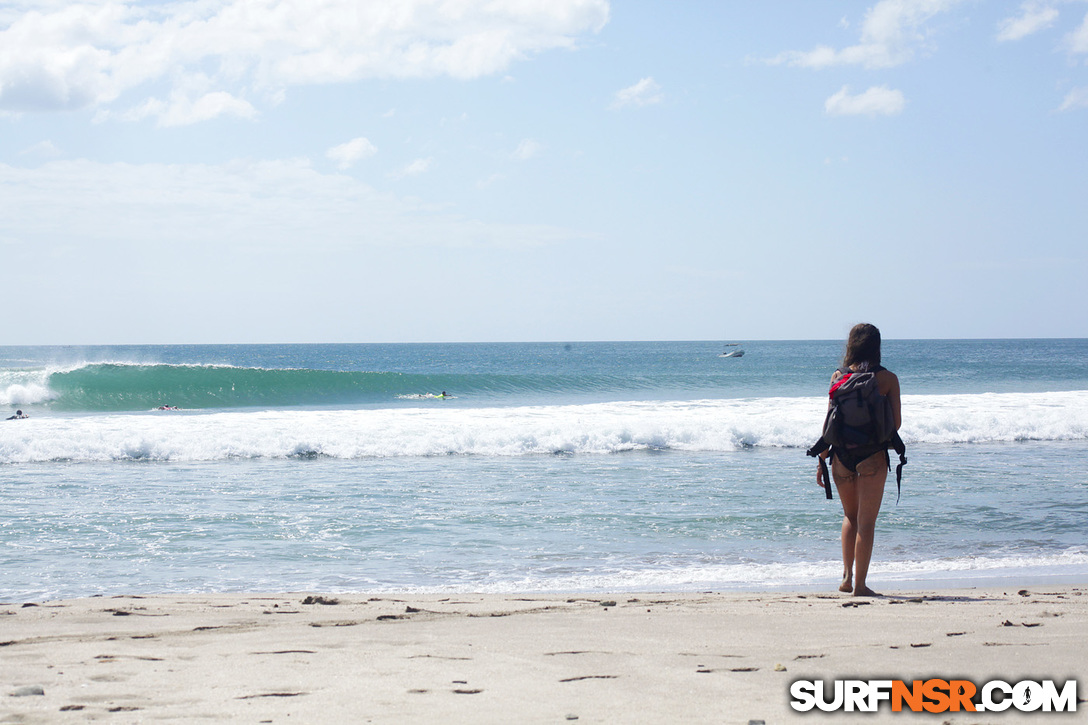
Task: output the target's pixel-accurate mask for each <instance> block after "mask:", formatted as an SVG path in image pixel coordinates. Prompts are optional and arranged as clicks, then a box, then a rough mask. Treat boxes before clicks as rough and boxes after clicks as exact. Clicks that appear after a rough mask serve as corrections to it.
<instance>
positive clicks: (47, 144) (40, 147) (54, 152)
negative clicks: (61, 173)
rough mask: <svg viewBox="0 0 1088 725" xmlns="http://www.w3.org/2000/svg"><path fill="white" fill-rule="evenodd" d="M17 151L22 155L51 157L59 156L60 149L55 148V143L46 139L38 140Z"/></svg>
mask: <svg viewBox="0 0 1088 725" xmlns="http://www.w3.org/2000/svg"><path fill="white" fill-rule="evenodd" d="M19 153H20V155H23V156H44V157H46V158H51V159H55V158H57V157H59V156H61V150H60V149H59V148H57V145H56V144H55V143H53V142H52V141H48V140H47V141H39V142H38V143H36V144H34V145H33V146H31V147H30V148H26V149H23V150H22V151H20V152H19Z"/></svg>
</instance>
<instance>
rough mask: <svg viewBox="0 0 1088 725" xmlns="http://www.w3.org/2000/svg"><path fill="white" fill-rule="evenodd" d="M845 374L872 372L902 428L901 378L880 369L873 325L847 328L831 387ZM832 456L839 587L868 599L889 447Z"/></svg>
mask: <svg viewBox="0 0 1088 725" xmlns="http://www.w3.org/2000/svg"><path fill="white" fill-rule="evenodd" d="M846 371H850V372H855V373H862V372H872V373H876V383H877V389H878V390H879V392H880V393H881V394H882V395H884V396H885V397H886V398H887V399H888V402H889V403H890V404H891V409H892V418H893V420H894V422H895V430H899V426H900V425H901V424H902V422H903V421H902V415H901V408H900V400H899V378H897V377H896V376H895V373H893V372H891V371H890V370H887V369H885V368H884V367H882V366H881V365H880V330H878V329H877V328H876V327H875V326H874V325H870V324H868V323H864V322H863V323H860V324H857V325H854V327H853V329H851V330H850V337H849V338H848V339H847V341H846V354H845V355H844V356H843V361H842V367H841V368H840V369H838V370H836V371H835V372H834V373H833V374H832V376H831V384H832V385H834V384H835V383H836V382H837V381H838V379H839V378H841V377H842V376H843V375H845V374H846ZM828 455H830V456H832V461H831V476H832V477H833V478H834V479H835V488H836V489H837V490H838V492H839V500H840V501H842V510H843V514H844V515H843V519H842V584H840V585H839V591H841V592H850V591H852V592H853V593H854V595H855V596H863V597H872V596H877V594H876V592H874V591H873V590H872V589H870V588H869V587H868V586H866V584H865V577H866V575H867V574H868V573H869V560H870V559H871V558H872V555H873V535H874V533H875V531H876V517H877V514H879V513H880V503H881V501H882V500H883V498H884V482H885V481H886V480H887V478H888V470H889V468H890V467H891V464H890V460H889V458H888V449H887V444H879V445H878V446H871V447H867V448H862V449H850V450H843V449H840V448H838V447H832V448H831V449H829V450H827V451H824V452H823V453H821V454H820V457H821V458H827V456H828ZM823 470H824V469H823V467H822V466H817V467H816V482H817V483H818V484H820V486H827V485H830V482H828V481H825V480H824V474H823Z"/></svg>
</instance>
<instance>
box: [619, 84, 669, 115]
mask: <svg viewBox="0 0 1088 725" xmlns="http://www.w3.org/2000/svg"><path fill="white" fill-rule="evenodd" d="M663 98H664V96H663V95H662V93H661V86H659V85H658V84H657V82H656V81H654V79H653V78H652V77H647V78H643V79H642V80H640V81H639V82H638V83H636V84H635V85H633V86H629V87H628V88H624V89H622V90H619V91H616V95H615V96H614V97H613V99H612V105H611V106H610V107H611V108H613V109H617V108H623V107H625V106H635V107H636V108H637V107H640V106H649V105H651V104H654V103H660V102H661V101H662V100H663Z"/></svg>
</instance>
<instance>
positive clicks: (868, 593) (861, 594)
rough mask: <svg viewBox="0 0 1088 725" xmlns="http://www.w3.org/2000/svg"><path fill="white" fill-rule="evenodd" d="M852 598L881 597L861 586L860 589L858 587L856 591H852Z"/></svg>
mask: <svg viewBox="0 0 1088 725" xmlns="http://www.w3.org/2000/svg"><path fill="white" fill-rule="evenodd" d="M854 596H855V597H879V596H881V595H880V594H877V593H876V592H874V591H873V590H872V589H870V588H869V587H865V586H862V587H858V588H857V589H855V590H854Z"/></svg>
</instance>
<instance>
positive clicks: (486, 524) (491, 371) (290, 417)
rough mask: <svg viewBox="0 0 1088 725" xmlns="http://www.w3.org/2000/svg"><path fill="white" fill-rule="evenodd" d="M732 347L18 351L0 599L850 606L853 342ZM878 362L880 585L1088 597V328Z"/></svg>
mask: <svg viewBox="0 0 1088 725" xmlns="http://www.w3.org/2000/svg"><path fill="white" fill-rule="evenodd" d="M728 342H732V343H739V344H738V345H736V346H726V345H725V344H724V343H717V342H627V343H612V342H599V343H586V342H572V343H567V344H563V343H532V344H521V343H503V344H360V345H316V344H315V345H177V346H154V345H140V346H114V347H0V411H6V412H4V415H3V417H5V418H6V417H8V416H9V415H13V414H14V413H15V411H16V409H21V410H23V411H24V413H26V414H27V415H28V416H29V417H28V418H27V419H25V420H8V421H0V570H2V571H3V572H4V575H3V577H0V601H20V600H22V601H27V600H43V599H53V598H67V597H83V596H92V595H114V594H142V593H159V592H241V591H320V592H332V593H336V592H352V591H360V592H362V591H365V592H392V591H417V592H468V591H472V592H604V591H609V592H622V591H710V590H715V591H717V590H769V589H779V588H781V589H806V590H828V591H831V590H834V588H835V586H837V584H838V581H839V577H840V575H841V561H840V559H839V542H838V535H839V525H840V522H841V518H842V511H841V508H840V505H839V502H838V499H837V497H836V499H835V500H834V501H826V500H825V498H824V495H823V491H822V489H820V488H818V487H816V485H815V469H816V464H815V463H814V462H813V460H812V459H810V458H808V457H806V456H805V449H806V448H807V447H808V446H809V445H811V444H812V443H813V442H814V440H815V439H816V437H817V436H818V434H819V429H820V425H821V423H822V421H823V413H824V410H825V407H826V391H827V383H828V379H829V377H830V375H831V372H832V371H833V370H834V368H835V367H836V366H837V365H838V363H839V359H840V357H841V354H842V347H843V343H842V341H780V342H768V341H743V340H741V341H736V340H733V341H728ZM738 348H739V349H743V350H744V353H745V354H744V355H743V356H742V357H722V353H723V352H726V351H730V350H736V349H738ZM883 352H884V364H885V365H886V366H887V367H888V368H890V369H891V370H893V371H894V372H896V373H897V374H898V375H899V377H900V381H901V384H902V389H903V421H904V422H903V428H902V431H901V432H902V436H903V439H904V440H905V441H906V443H907V447H908V450H907V456H908V458H909V463H908V465H907V466H906V468H905V469H904V476H903V490H902V497H901V499H900V500H899V501H898V503H897V502H896V487H895V483H894V475H893V476H892V477H891V480H890V481H889V484H888V486H887V488H886V492H885V499H884V504H883V508H882V511H881V515H880V518H879V521H878V523H877V539H876V548H875V553H874V557H873V566H872V568H871V570H870V574H869V583H870V585H871V586H873V588H875V589H877V590H878V591H879V590H881V589H882V588H883V589H910V588H914V587H942V586H973V585H994V584H997V585H1007V586H1020V585H1028V584H1036V585H1037V584H1045V583H1048V582H1053V583H1085V582H1088V541H1086V537H1085V532H1086V531H1088V340H1079V339H1078V340H1051V339H1048V340H887V341H885V343H884V351H883ZM443 391H445V392H446V393H447V395H446V396H445V397H443V396H441V393H442V392H443ZM161 406H170V407H171V408H173V407H176V408H177V409H165V410H160V409H159V408H160V407H161Z"/></svg>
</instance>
